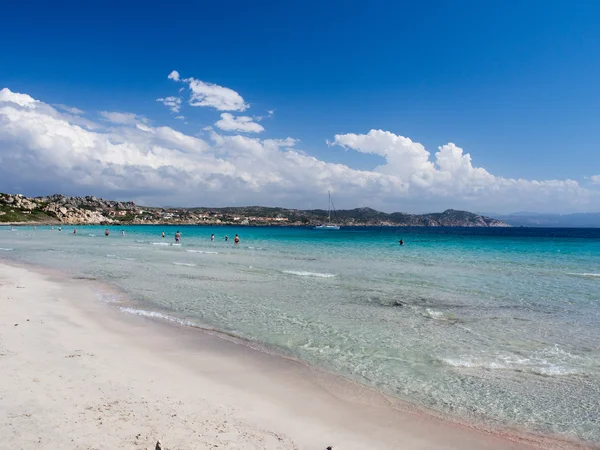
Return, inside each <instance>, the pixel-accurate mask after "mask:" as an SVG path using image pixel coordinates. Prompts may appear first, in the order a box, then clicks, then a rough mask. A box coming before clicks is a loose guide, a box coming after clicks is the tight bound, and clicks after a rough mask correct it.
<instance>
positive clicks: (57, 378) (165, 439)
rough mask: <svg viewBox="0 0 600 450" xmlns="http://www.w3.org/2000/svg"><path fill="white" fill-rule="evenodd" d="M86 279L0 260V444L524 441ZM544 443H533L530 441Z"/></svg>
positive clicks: (483, 444)
mask: <svg viewBox="0 0 600 450" xmlns="http://www.w3.org/2000/svg"><path fill="white" fill-rule="evenodd" d="M93 289H94V286H93V284H91V283H90V282H89V281H81V280H71V279H68V278H61V277H57V276H55V275H53V274H48V273H40V272H39V271H33V270H31V269H29V268H23V267H13V266H9V265H6V264H0V311H2V312H1V314H0V442H2V448H6V449H11V450H12V449H30V448H35V449H50V448H52V449H57V448H61V449H144V448H154V445H155V443H156V441H157V439H161V441H162V443H163V448H168V449H216V448H219V449H223V448H225V449H315V450H324V449H325V448H326V447H327V446H333V447H334V448H335V449H340V450H350V449H403V450H416V449H432V450H438V449H463V450H469V449H473V450H475V449H490V450H492V449H514V450H516V449H523V450H525V449H531V448H533V447H531V446H529V445H526V444H525V443H522V442H521V443H518V442H514V441H510V440H508V439H506V438H502V437H499V436H492V435H489V434H487V433H483V432H480V431H477V430H472V429H469V428H466V427H462V426H457V425H454V424H450V423H448V422H444V421H441V420H439V419H436V418H433V417H430V416H427V415H423V414H417V413H411V412H407V411H400V410H398V409H396V408H392V407H391V406H390V404H389V402H388V400H386V398H385V397H383V396H382V395H380V394H377V393H375V392H373V391H370V390H368V389H365V388H362V387H360V386H357V385H355V384H353V383H350V382H347V381H344V380H342V379H340V378H338V377H334V376H330V375H327V374H324V373H322V372H320V371H317V370H315V369H311V368H310V367H307V366H306V365H304V364H301V363H299V362H296V361H292V360H288V359H285V358H281V357H278V356H274V355H269V354H267V353H264V352H260V351H257V350H253V349H251V348H249V347H247V346H246V345H240V344H239V343H235V342H231V341H230V340H227V339H224V338H222V337H219V336H216V335H214V334H210V333H206V332H201V331H198V330H195V329H190V328H187V327H182V326H176V325H172V324H164V323H157V322H155V321H152V320H150V319H147V318H142V317H137V316H130V315H127V314H124V313H122V312H120V311H119V310H118V309H117V308H115V307H114V306H110V305H107V304H103V303H101V302H99V301H98V299H97V296H96V295H95V294H94V291H93ZM542 445H545V444H542Z"/></svg>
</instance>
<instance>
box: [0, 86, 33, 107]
mask: <svg viewBox="0 0 600 450" xmlns="http://www.w3.org/2000/svg"><path fill="white" fill-rule="evenodd" d="M0 102H4V103H14V104H16V105H19V106H23V107H26V108H35V106H36V103H37V100H34V99H33V98H32V97H30V96H29V95H27V94H19V93H17V92H12V91H11V90H10V89H8V88H4V89H2V90H1V91H0Z"/></svg>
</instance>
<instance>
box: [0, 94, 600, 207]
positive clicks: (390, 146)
mask: <svg viewBox="0 0 600 450" xmlns="http://www.w3.org/2000/svg"><path fill="white" fill-rule="evenodd" d="M114 114H115V113H107V115H108V117H110V119H108V120H110V121H109V122H103V124H101V125H95V124H93V123H88V122H83V121H82V118H80V117H78V116H75V115H72V114H67V113H64V112H60V111H58V110H56V109H55V108H53V107H51V106H50V105H47V104H45V103H43V102H41V101H37V100H35V99H33V98H32V97H30V96H28V95H26V94H16V93H13V92H11V91H9V90H8V89H5V90H2V91H0V191H2V190H4V191H10V190H12V187H13V186H22V187H24V189H23V190H24V193H27V190H28V189H29V190H30V191H32V190H35V192H31V193H36V194H44V193H48V192H54V191H63V192H66V193H71V194H78V195H84V194H91V195H103V196H107V197H112V198H120V199H127V198H130V199H136V200H138V201H143V202H144V203H147V204H156V205H160V204H172V205H174V204H178V205H198V204H206V205H216V204H267V205H284V206H291V207H324V206H326V198H325V196H326V192H327V190H329V189H330V190H331V191H332V193H333V195H335V198H336V204H338V206H340V207H356V206H362V205H368V206H373V207H376V208H380V209H383V210H387V211H390V210H400V211H403V210H404V211H424V210H425V211H427V210H428V211H431V210H436V209H443V208H448V207H454V208H465V209H471V210H486V211H490V210H495V211H498V212H505V211H511V210H512V211H514V210H522V209H525V208H526V209H533V210H538V211H543V210H546V211H549V210H557V209H562V208H570V210H589V209H596V208H597V206H598V204H599V200H600V196H599V192H598V190H597V189H594V188H591V187H590V188H584V187H582V186H580V185H579V183H577V182H576V181H573V180H543V181H536V180H522V179H510V178H503V177H499V176H496V175H493V174H491V173H490V172H488V171H487V170H485V169H483V168H481V167H477V166H476V165H474V163H473V161H472V159H471V156H470V155H469V154H468V153H465V152H464V151H463V150H462V149H461V148H460V147H458V146H456V145H454V144H446V145H442V146H440V147H439V148H438V149H437V151H436V152H435V154H434V155H431V154H430V153H429V152H428V151H427V150H426V149H425V148H424V147H423V146H422V145H421V144H419V143H416V142H413V141H412V140H410V139H409V138H406V137H402V136H398V135H395V134H393V133H390V132H385V131H380V130H371V131H370V132H369V133H367V134H340V135H336V136H335V137H334V139H333V140H332V142H331V143H330V145H334V146H341V147H344V148H346V149H347V150H348V151H357V152H362V153H371V154H377V155H379V156H380V157H381V158H383V161H384V162H383V163H382V164H381V165H380V166H379V167H377V168H376V169H374V170H357V169H353V168H351V167H348V166H347V165H344V164H332V163H328V162H325V161H322V160H320V159H318V158H315V157H314V156H311V155H308V154H306V153H305V152H303V151H302V150H300V149H297V148H296V147H297V146H298V145H299V144H298V141H297V140H295V139H292V138H286V139H258V138H255V137H249V136H242V135H231V136H224V135H220V134H219V133H217V132H215V131H214V130H209V131H207V138H206V139H201V138H198V137H194V136H189V135H186V134H185V133H181V132H179V131H177V130H174V129H172V128H170V127H163V126H153V125H151V124H150V123H148V122H147V121H144V120H141V118H140V117H139V116H137V115H135V114H131V113H116V114H120V115H119V116H115V115H114ZM103 117H106V118H108V117H107V116H106V115H103ZM115 119H116V120H115ZM123 125H130V126H123Z"/></svg>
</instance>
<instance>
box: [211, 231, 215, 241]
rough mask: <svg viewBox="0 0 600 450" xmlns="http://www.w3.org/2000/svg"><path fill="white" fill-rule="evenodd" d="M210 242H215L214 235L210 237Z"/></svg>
mask: <svg viewBox="0 0 600 450" xmlns="http://www.w3.org/2000/svg"><path fill="white" fill-rule="evenodd" d="M210 240H211V241H212V242H215V235H214V233H213V234H211V235H210Z"/></svg>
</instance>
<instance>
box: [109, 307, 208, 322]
mask: <svg viewBox="0 0 600 450" xmlns="http://www.w3.org/2000/svg"><path fill="white" fill-rule="evenodd" d="M119 309H120V310H121V311H122V312H125V313H128V314H133V315H136V316H142V317H150V318H153V319H161V320H168V321H169V322H174V323H178V324H179V325H184V326H188V327H195V326H197V325H196V324H195V323H194V322H192V321H190V320H184V319H178V318H177V317H173V316H169V315H167V314H162V313H159V312H156V311H146V310H145V309H136V308H129V307H125V306H122V307H120V308H119Z"/></svg>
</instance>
